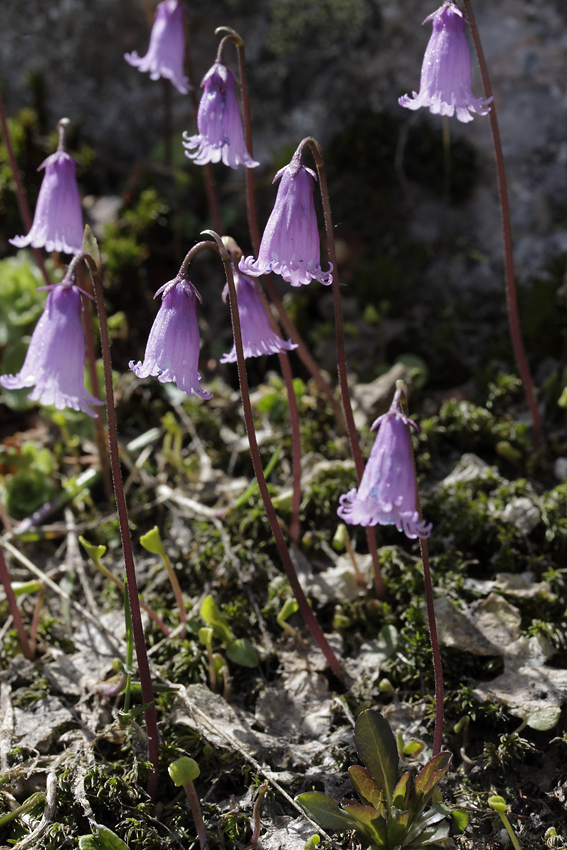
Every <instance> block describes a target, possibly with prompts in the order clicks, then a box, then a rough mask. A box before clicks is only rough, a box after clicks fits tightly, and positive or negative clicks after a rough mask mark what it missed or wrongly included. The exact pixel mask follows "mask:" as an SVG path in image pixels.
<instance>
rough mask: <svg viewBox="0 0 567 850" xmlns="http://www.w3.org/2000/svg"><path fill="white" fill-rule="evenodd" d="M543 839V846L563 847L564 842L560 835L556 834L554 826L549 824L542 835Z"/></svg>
mask: <svg viewBox="0 0 567 850" xmlns="http://www.w3.org/2000/svg"><path fill="white" fill-rule="evenodd" d="M543 839H544V841H545V846H546V847H550V848H561V847H565V842H564V841H563V839H562V838H561V836H560V835H558V834H557V830H556V829H555V827H554V826H550V827H549V829H546V831H545V832H544V835H543Z"/></svg>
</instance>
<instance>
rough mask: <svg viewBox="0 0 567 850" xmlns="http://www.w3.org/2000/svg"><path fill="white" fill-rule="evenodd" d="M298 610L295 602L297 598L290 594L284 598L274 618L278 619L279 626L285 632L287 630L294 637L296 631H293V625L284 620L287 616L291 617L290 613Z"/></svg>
mask: <svg viewBox="0 0 567 850" xmlns="http://www.w3.org/2000/svg"><path fill="white" fill-rule="evenodd" d="M298 610H299V605H298V604H297V600H296V599H295V598H293V597H291V596H290V597H289V598H288V599H286V601H285V602H284V604H283V605H282V607H281V610H280V613H279V614H278V616H277V617H276V620H277V621H278V626H280V627H281V628H282V629H284V630H285V631H286V632H288V633H289V634H290V635H292V636H293V637H295V638H296V637H297V632H296V631H295V629H294V628H293V626H290V625H289V623H286V620H287V618H288V617H291V615H292V614H295V613H296V612H297V611H298Z"/></svg>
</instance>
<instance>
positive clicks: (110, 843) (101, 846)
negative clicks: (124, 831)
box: [79, 824, 128, 850]
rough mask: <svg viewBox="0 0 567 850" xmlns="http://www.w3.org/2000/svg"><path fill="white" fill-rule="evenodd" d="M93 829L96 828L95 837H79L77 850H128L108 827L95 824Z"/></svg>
mask: <svg viewBox="0 0 567 850" xmlns="http://www.w3.org/2000/svg"><path fill="white" fill-rule="evenodd" d="M91 828H93V825H91ZM94 828H96V834H95V835H81V836H80V837H79V850H128V845H127V844H125V843H124V842H123V841H122V839H121V838H119V837H118V836H117V835H116V833H114V832H112V830H111V829H108V827H106V826H102V824H96V825H94Z"/></svg>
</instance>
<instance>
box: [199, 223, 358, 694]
mask: <svg viewBox="0 0 567 850" xmlns="http://www.w3.org/2000/svg"><path fill="white" fill-rule="evenodd" d="M211 236H213V237H214V238H215V242H216V243H217V245H218V252H219V254H220V256H221V259H222V261H223V263H224V267H225V273H226V280H227V283H228V292H229V303H230V314H231V318H232V328H233V332H234V344H235V347H236V358H237V364H238V379H239V382H240V394H241V398H242V407H243V408H244V421H245V424H246V431H247V434H248V440H249V443H250V455H251V458H252V465H253V467H254V473H255V475H256V480H257V481H258V488H259V490H260V494H261V496H262V501H263V502H264V508H265V510H266V515H267V517H268V521H269V523H270V528H271V530H272V534H273V535H274V540H275V543H276V546H277V548H278V552H279V555H280V558H281V560H282V564H283V567H284V570H285V572H286V575H287V578H288V581H289V583H290V586H291V589H292V591H293V594H294V596H295V598H296V599H297V604H298V605H299V610H300V611H301V613H302V615H303V618H304V620H305V622H306V623H307V625H308V626H309V629H310V630H311V634H312V635H313V638H314V639H315V641H316V642H317V644H318V646H319V648H320V650H321V652H322V653H323V655H324V656H325V659H326V660H327V663H328V664H329V667H330V668H331V670H332V671H333V673H334V674H335V676H337V678H338V679H340V680H341V681H343V680H344V673H343V669H342V667H341V664H340V662H339V660H338V658H337V657H336V655H335V653H334V652H333V650H332V649H331V647H330V645H329V643H328V641H327V638H326V637H325V635H324V634H323V631H322V629H321V626H320V625H319V623H318V622H317V618H316V617H315V614H314V613H313V611H312V610H311V608H310V606H309V603H308V601H307V598H306V596H305V594H304V592H303V588H302V587H301V584H300V583H299V579H298V577H297V572H296V570H295V567H294V565H293V561H292V560H291V556H290V554H289V550H288V548H287V546H286V544H285V540H284V536H283V534H282V530H281V528H280V525H279V523H278V518H277V515H276V511H275V509H274V505H273V503H272V499H271V497H270V493H269V491H268V485H267V483H266V478H265V476H264V470H263V467H262V459H261V457H260V452H259V449H258V442H257V440H256V431H255V427H254V417H253V415H252V405H251V404H250V393H249V389H248V378H247V376H246V362H245V360H244V349H243V346H242V334H241V330H240V317H239V315H238V305H237V300H236V288H235V285H234V277H233V274H232V265H231V260H230V255H229V253H228V251H227V250H226V248H225V247H224V245H223V242H222V240H221V238H220V236H217V234H215V233H211ZM193 250H194V249H193Z"/></svg>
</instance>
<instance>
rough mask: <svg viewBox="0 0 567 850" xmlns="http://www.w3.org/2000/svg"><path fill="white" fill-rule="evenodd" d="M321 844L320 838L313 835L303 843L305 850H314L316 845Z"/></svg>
mask: <svg viewBox="0 0 567 850" xmlns="http://www.w3.org/2000/svg"><path fill="white" fill-rule="evenodd" d="M320 843H321V836H320V835H317V833H315V834H314V835H312V836H311V838H308V839H307V841H306V842H305V850H315V848H316V847H317V845H318V844H320Z"/></svg>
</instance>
